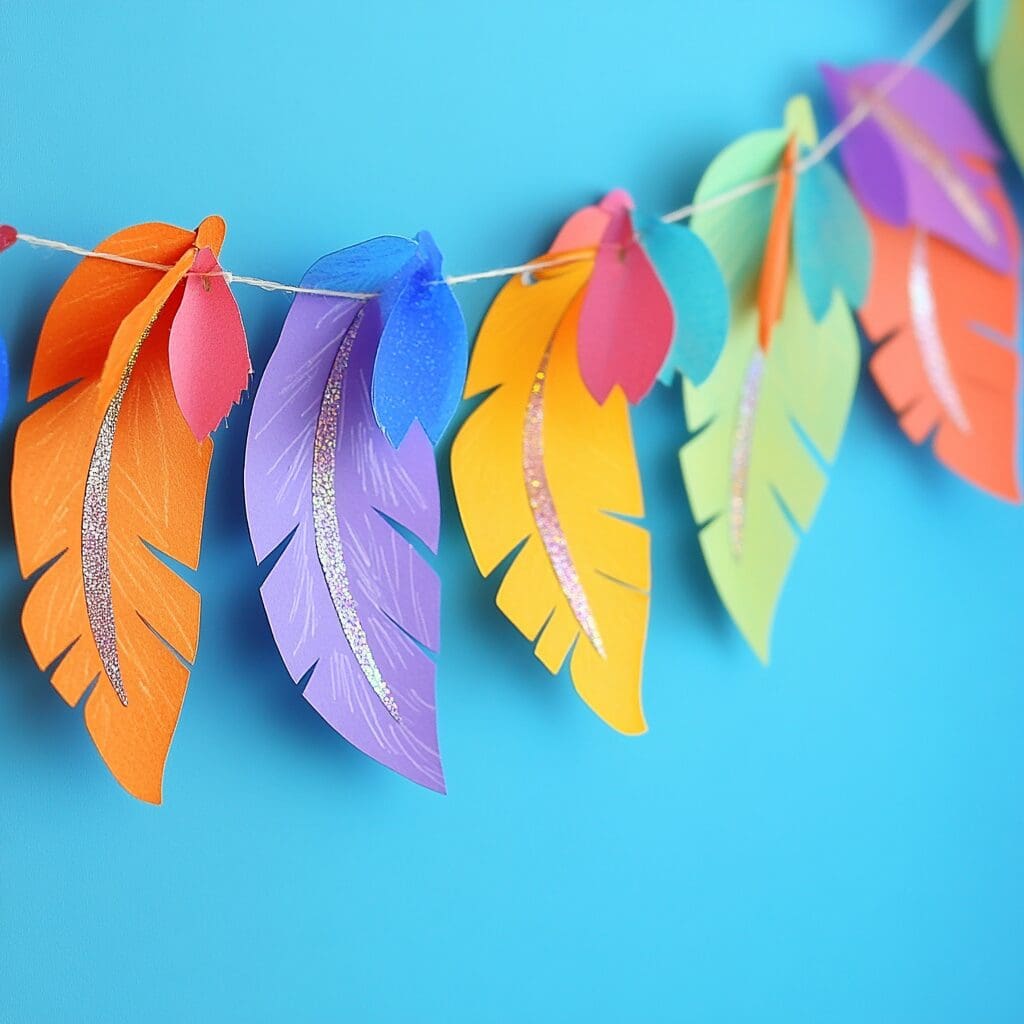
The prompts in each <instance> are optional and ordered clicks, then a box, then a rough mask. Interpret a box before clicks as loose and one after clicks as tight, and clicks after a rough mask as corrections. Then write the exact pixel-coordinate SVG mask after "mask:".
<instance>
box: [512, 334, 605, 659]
mask: <svg viewBox="0 0 1024 1024" xmlns="http://www.w3.org/2000/svg"><path fill="white" fill-rule="evenodd" d="M550 360H551V343H550V342H549V343H548V345H547V347H546V348H545V349H544V355H543V356H542V357H541V361H540V366H538V367H537V372H536V373H535V374H534V378H533V383H532V384H531V385H530V397H529V400H528V401H527V403H526V422H525V424H524V427H523V479H524V481H525V483H526V496H527V499H528V500H529V502H530V510H531V511H532V513H533V520H534V522H535V523H536V524H537V532H538V533H539V534H540V539H541V541H542V542H543V544H544V550H545V551H546V552H547V556H548V560H549V561H550V562H551V568H552V569H554V571H555V577H556V578H557V580H558V585H559V586H560V587H561V589H562V593H563V594H564V595H565V597H566V599H567V600H568V602H569V607H570V608H571V609H572V613H573V615H574V616H575V618H576V621H577V622H578V623H579V625H580V628H581V629H582V630H583V632H584V633H585V634H586V635H587V638H588V639H589V640H590V642H591V643H592V644H593V645H594V647H595V649H596V650H597V653H598V654H600V655H601V657H602V658H603V657H605V651H604V644H603V643H602V642H601V634H600V632H599V631H598V628H597V621H596V620H595V619H594V613H593V612H592V611H591V610H590V603H589V602H588V601H587V594H586V591H585V590H584V589H583V583H582V581H581V580H580V576H579V572H578V571H577V569H576V564H575V563H574V562H573V560H572V553H571V552H570V551H569V542H568V540H567V539H566V536H565V531H564V530H563V529H562V524H561V521H560V520H559V518H558V510H557V509H556V508H555V499H554V497H553V495H552V494H551V485H550V483H549V482H548V475H547V470H546V468H545V466H544V392H545V387H546V385H547V377H548V364H549V362H550Z"/></svg>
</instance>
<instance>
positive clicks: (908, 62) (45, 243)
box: [17, 0, 973, 299]
mask: <svg viewBox="0 0 1024 1024" xmlns="http://www.w3.org/2000/svg"><path fill="white" fill-rule="evenodd" d="M972 3H973V0H950V2H949V3H948V4H946V6H945V7H944V8H943V9H942V10H941V11H940V12H939V15H938V17H937V18H936V19H935V20H934V21H933V22H932V23H931V25H929V26H928V28H927V30H926V31H925V33H924V34H923V35H922V36H921V37H920V38H919V39H918V40H917V42H915V43H914V45H913V46H911V48H910V49H909V50H907V52H906V53H905V54H904V55H903V57H902V58H901V59H900V61H899V62H898V63H897V65H896V66H895V67H894V68H893V70H892V71H891V72H890V73H889V74H888V75H887V76H886V77H885V78H884V79H883V80H882V81H881V82H880V83H879V84H878V86H877V87H876V88H875V89H874V90H872V92H870V93H869V94H868V95H867V96H865V97H864V98H863V99H861V100H860V101H859V102H858V103H857V104H856V105H855V106H854V107H853V109H852V110H851V111H850V112H849V113H848V114H847V115H846V117H844V118H843V119H842V120H841V121H840V122H839V123H838V124H837V125H836V126H835V127H834V128H833V129H832V130H831V131H830V132H829V133H828V134H827V135H825V137H824V138H822V139H821V141H820V142H818V144H817V145H816V146H815V147H814V148H813V149H811V150H810V151H809V152H808V153H807V154H806V155H805V156H803V157H801V158H800V159H799V160H798V161H797V162H796V163H795V164H794V165H793V169H794V170H795V172H796V173H797V174H802V173H803V172H804V171H807V170H809V169H810V168H812V167H813V166H814V165H815V164H817V163H820V162H821V161H822V160H824V159H825V157H827V156H828V155H829V153H831V152H832V151H833V150H834V149H835V148H836V147H837V146H838V145H840V143H842V141H843V140H844V139H845V138H846V137H847V136H848V135H849V134H850V132H852V131H853V130H854V129H855V128H856V127H857V126H858V125H859V124H861V123H862V122H863V121H864V120H865V119H866V118H867V117H868V116H870V114H871V112H872V110H874V108H875V106H876V105H877V104H879V103H880V102H881V101H882V100H884V99H885V97H886V96H888V95H889V93H890V92H892V90H893V89H895V88H896V87H897V86H898V85H899V84H900V82H902V81H903V79H904V78H906V76H907V75H908V74H909V72H910V70H911V69H912V68H914V67H915V66H916V65H918V64H920V62H921V61H922V60H923V59H924V57H925V55H926V54H927V53H928V52H929V51H930V50H931V49H932V48H933V47H934V46H935V45H936V43H938V42H939V40H941V39H942V38H943V37H944V36H945V35H946V34H947V33H948V32H949V30H950V29H951V28H952V27H953V26H954V25H955V24H956V22H957V20H958V19H959V17H960V15H962V14H963V13H964V11H966V10H967V8H968V7H970V6H971V4H972ZM778 180H779V174H778V172H776V173H775V174H766V175H765V176H764V177H761V178H755V179H753V180H752V181H745V182H743V184H741V185H737V186H736V187H735V188H731V189H729V190H727V191H725V192H723V193H721V194H720V195H717V196H712V197H711V198H710V199H705V200H702V201H701V202H699V203H689V204H688V205H686V206H680V207H679V209H677V210H673V211H672V212H671V213H666V214H665V215H664V216H663V217H662V218H661V219H662V221H663V222H664V223H666V224H674V223H677V222H678V221H682V220H687V219H688V218H690V217H692V216H694V214H697V213H706V212H707V211H708V210H714V209H717V208H718V207H720V206H725V205H726V204H728V203H732V202H735V201H736V200H738V199H742V198H743V197H744V196H748V195H750V194H751V193H753V192H757V191H759V190H760V189H762V188H768V187H769V186H771V185H774V184H775V183H776V182H777V181H778ZM17 237H18V241H21V242H25V243H27V244H28V245H32V246H35V247H37V248H40V249H56V250H58V251H60V252H67V253H71V254H72V255H74V256H85V257H88V258H90V259H99V260H107V261H108V262H110V263H123V264H125V265H126V266H129V267H144V268H145V269H147V270H162V271H167V270H170V269H172V268H171V267H168V266H164V265H163V264H162V263H149V262H147V261H146V260H136V259H132V258H131V257H130V256H119V255H117V254H116V253H112V252H98V251H97V250H95V249H83V248H82V247H81V246H77V245H71V244H69V243H68V242H59V241H56V240H54V239H52V238H40V237H38V236H37V235H30V234H26V233H25V232H23V231H19V232H17ZM589 258H590V254H589V253H587V252H585V251H582V250H581V251H577V252H574V253H568V254H566V255H564V256H559V257H553V258H552V259H549V260H532V261H530V262H529V263H520V264H518V265H517V266H514V267H497V268H495V269H494V270H479V271H477V272H476V273H474V274H454V275H449V276H448V277H445V279H444V282H443V283H445V284H448V285H458V284H468V283H470V282H471V281H486V280H489V279H492V278H496V277H513V276H515V275H516V274H523V273H527V272H529V271H531V270H542V269H544V268H546V267H559V266H565V265H566V264H569V263H578V262H581V261H583V260H586V259H589ZM220 273H221V275H222V276H223V278H224V280H225V281H227V282H229V283H234V284H244V285H249V286H251V287H253V288H262V289H263V290H264V291H268V292H287V293H289V294H290V295H322V296H325V297H327V298H337V299H372V298H373V297H374V295H373V293H368V292H343V291H334V290H333V289H330V288H303V287H301V286H300V285H292V284H282V283H281V282H279V281H267V280H264V279H263V278H260V277H244V276H243V275H241V274H232V273H231V272H230V271H228V270H222V271H221V272H220ZM203 276H206V277H209V276H212V275H210V274H206V275H203ZM437 283H438V284H440V283H442V282H440V281H439V282H437Z"/></svg>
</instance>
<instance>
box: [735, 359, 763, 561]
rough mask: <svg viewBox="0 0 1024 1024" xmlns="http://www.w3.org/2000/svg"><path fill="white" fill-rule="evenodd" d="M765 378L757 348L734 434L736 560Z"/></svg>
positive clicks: (741, 539) (743, 393)
mask: <svg viewBox="0 0 1024 1024" xmlns="http://www.w3.org/2000/svg"><path fill="white" fill-rule="evenodd" d="M763 377H764V354H763V353H762V351H761V349H760V348H755V349H754V354H753V355H752V356H751V358H750V365H749V366H748V367H747V372H746V374H745V376H744V378H743V390H742V392H741V393H740V407H739V413H738V415H737V417H736V431H735V433H734V434H733V440H732V457H731V460H730V466H729V491H730V494H729V544H730V546H731V548H732V553H733V556H734V557H735V558H739V557H740V555H741V554H742V553H743V531H744V529H745V527H746V519H747V483H748V481H749V478H750V453H751V450H752V449H753V446H754V422H755V420H756V418H757V403H758V399H759V398H760V397H761V380H762V379H763Z"/></svg>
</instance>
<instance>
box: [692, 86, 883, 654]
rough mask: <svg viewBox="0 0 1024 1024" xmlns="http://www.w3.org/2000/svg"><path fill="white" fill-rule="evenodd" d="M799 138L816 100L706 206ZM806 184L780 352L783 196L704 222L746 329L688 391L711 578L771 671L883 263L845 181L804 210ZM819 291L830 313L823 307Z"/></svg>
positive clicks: (721, 165)
mask: <svg viewBox="0 0 1024 1024" xmlns="http://www.w3.org/2000/svg"><path fill="white" fill-rule="evenodd" d="M793 133H796V134H797V136H798V138H799V140H800V142H801V143H803V145H804V146H807V147H809V146H813V145H814V143H815V141H816V133H815V131H814V125H813V119H811V117H810V107H809V105H808V104H807V102H806V100H803V99H802V98H798V99H797V100H794V101H792V102H791V103H790V105H789V107H788V108H787V118H786V128H785V129H784V130H781V131H775V132H758V133H756V134H753V135H750V136H747V137H745V138H743V139H740V140H739V141H738V142H736V143H734V144H733V145H731V146H730V147H728V148H727V149H726V150H725V151H724V152H723V153H722V154H721V155H720V156H719V157H718V158H717V159H716V160H715V161H714V162H713V163H712V164H711V166H710V168H709V169H708V171H707V173H706V174H705V175H704V178H703V180H702V181H701V184H700V187H699V189H698V191H697V195H696V201H697V202H698V203H700V202H702V201H704V200H706V199H709V198H711V197H713V196H716V195H721V194H722V193H723V192H725V191H727V190H729V189H730V188H732V187H734V186H735V185H737V184H739V183H741V182H744V181H749V180H751V179H754V178H758V177H761V176H763V175H767V174H771V173H773V172H774V171H776V170H777V169H778V166H779V160H780V157H781V155H782V153H783V151H784V149H785V146H786V143H787V140H788V138H789V137H790V135H791V134H793ZM824 166H825V165H822V164H819V165H816V168H815V170H820V169H821V168H823V167H824ZM809 173H814V172H813V171H811V172H809ZM803 187H804V181H803V177H801V178H798V181H797V200H796V204H795V212H794V217H795V219H796V220H800V219H801V218H802V219H803V224H802V225H800V226H797V225H796V224H794V228H793V235H792V239H793V240H795V246H796V248H797V252H796V254H795V258H791V261H790V270H789V276H788V279H787V285H786V290H785V298H784V303H783V313H782V317H781V319H780V320H779V322H778V323H777V325H776V327H775V330H774V333H773V335H772V341H771V345H770V346H769V348H768V351H767V352H766V353H765V352H762V350H761V347H760V345H759V343H758V325H759V313H758V306H757V286H758V280H759V276H760V270H761V262H762V256H763V252H764V246H765V239H766V235H767V233H768V228H769V224H770V221H771V216H772V209H773V204H774V200H775V189H774V188H765V189H762V190H760V191H758V192H755V193H752V194H751V195H748V196H746V197H744V198H742V199H740V200H737V201H736V202H734V203H730V204H727V205H723V206H719V207H717V208H713V209H711V210H709V211H706V212H704V213H699V214H698V215H697V216H695V217H694V219H693V223H692V226H693V229H694V230H695V231H696V232H697V234H699V235H700V236H701V237H702V238H703V239H704V240H705V241H706V242H707V244H708V246H709V247H710V248H711V250H712V252H713V253H714V255H715V257H716V259H717V260H718V262H719V265H720V266H721V267H722V270H723V274H724V276H725V279H726V282H727V284H728V286H729V290H730V296H731V299H732V322H731V327H730V331H729V336H728V339H727V341H726V345H725V350H724V352H723V355H722V357H721V359H720V360H719V362H718V365H717V366H716V367H715V370H714V371H713V373H712V374H711V376H710V377H709V378H708V380H707V381H706V382H705V383H704V384H702V385H700V386H695V385H693V384H692V383H690V382H686V383H685V384H684V398H685V403H684V404H685V409H686V419H687V425H688V427H689V428H690V430H691V431H696V432H697V434H696V436H695V437H694V438H692V440H690V441H689V443H688V444H686V445H685V446H684V447H683V449H682V451H681V452H680V461H681V465H682V472H683V477H684V480H685V482H686V490H687V493H688V495H689V498H690V505H691V508H692V510H693V514H694V518H695V519H696V521H697V522H698V524H700V525H701V531H700V542H701V548H702V549H703V552H704V558H705V561H706V563H707V566H708V570H709V571H710V573H711V577H712V579H713V580H714V583H715V586H716V587H717V589H718V592H719V594H720V596H721V598H722V601H723V602H724V604H725V606H726V608H727V609H728V610H729V613H730V614H731V615H732V617H733V619H734V620H735V622H736V624H737V626H738V627H739V629H740V630H741V632H742V633H743V635H744V636H745V637H746V639H747V641H748V642H749V643H750V645H751V647H752V648H753V649H754V650H755V651H756V652H757V654H758V655H759V657H760V658H761V659H762V660H764V661H767V660H768V652H769V642H770V635H771V627H772V620H773V618H774V614H775V608H776V605H777V602H778V599H779V595H780V593H781V590H782V586H783V583H784V581H785V578H786V574H787V573H788V571H789V567H790V564H791V563H792V561H793V557H794V555H795V553H796V548H797V545H798V544H799V539H800V533H801V531H805V530H807V529H808V528H809V527H810V524H811V521H812V519H813V518H814V514H815V512H816V510H817V508H818V504H819V502H820V500H821V496H822V493H823V492H824V489H825V484H826V482H827V477H826V473H825V468H826V466H825V464H826V463H829V462H831V461H832V460H833V459H834V458H835V457H836V453H837V451H838V448H839V443H840V441H841V439H842V436H843V433H844V431H845V428H846V420H847V415H848V413H849V410H850V405H851V403H852V401H853V394H854V391H855V389H856V385H857V379H858V373H859V366H860V345H859V341H858V337H857V330H856V327H855V325H854V321H853V317H852V315H851V312H850V307H849V301H850V300H851V299H853V300H855V301H860V299H861V297H862V296H863V291H864V287H865V283H866V281H867V277H868V272H869V260H870V248H869V242H868V240H867V229H866V226H865V225H864V224H863V220H862V219H861V217H860V214H859V212H858V211H857V209H856V206H855V204H853V202H852V200H851V199H850V197H849V195H848V194H847V193H846V190H845V185H843V184H842V182H841V181H840V180H839V179H838V176H834V175H833V173H832V172H831V169H828V170H827V171H826V172H825V174H824V175H822V176H820V177H819V178H818V184H817V186H812V190H813V191H812V195H811V201H810V202H806V201H805V202H804V203H803V204H801V200H800V190H801V188H803ZM851 210H852V211H853V212H852V213H851ZM808 218H810V220H808ZM829 226H831V228H830V227H829ZM831 229H835V235H834V237H832V240H830V235H829V230H831ZM793 240H791V247H792V246H793V245H794V241H793ZM809 245H816V246H817V248H816V250H815V251H814V253H813V257H814V258H813V259H812V258H810V257H811V254H810V253H808V252H806V251H805V257H804V258H803V259H801V258H800V252H799V249H800V247H805V250H806V247H807V246H809ZM808 288H809V290H810V292H811V293H812V295H813V298H814V304H815V305H823V306H824V307H825V308H824V309H819V310H813V309H812V305H811V304H809V301H808V296H807V294H806V291H805V290H806V289H808ZM823 300H824V301H823ZM815 312H820V313H821V316H820V317H818V318H816V316H815ZM741 485H742V486H741ZM737 495H739V500H737Z"/></svg>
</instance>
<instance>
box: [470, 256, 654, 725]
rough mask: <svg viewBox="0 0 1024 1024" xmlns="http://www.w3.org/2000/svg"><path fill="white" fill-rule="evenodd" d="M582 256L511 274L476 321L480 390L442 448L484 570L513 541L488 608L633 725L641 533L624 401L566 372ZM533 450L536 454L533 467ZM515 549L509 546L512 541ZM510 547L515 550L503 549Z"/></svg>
mask: <svg viewBox="0 0 1024 1024" xmlns="http://www.w3.org/2000/svg"><path fill="white" fill-rule="evenodd" d="M590 270H591V264H590V263H578V264H573V265H569V266H565V267H559V268H555V269H551V270H546V271H543V272H538V274H537V275H536V277H535V278H531V279H529V280H525V279H524V278H518V277H517V278H514V279H512V280H511V281H510V282H509V283H508V284H506V285H505V287H504V288H502V290H501V292H500V293H499V294H498V297H497V298H496V299H495V301H494V304H493V305H492V306H491V309H490V311H489V312H488V314H487V317H486V319H485V321H484V324H483V326H482V327H481V330H480V335H479V337H478V339H477V342H476V346H475V348H474V351H473V357H472V360H471V362H470V368H469V376H468V380H467V383H466V397H467V398H469V397H472V396H473V395H479V394H481V393H483V392H486V391H490V390H491V389H494V390H493V393H492V394H490V395H488V396H487V398H485V399H484V401H483V402H482V403H481V405H480V406H479V407H478V408H477V409H476V410H475V411H474V412H473V413H472V414H471V415H470V417H469V419H468V420H467V421H466V423H465V424H464V426H463V427H462V429H461V431H460V432H459V434H458V436H457V437H456V439H455V442H454V444H453V446H452V480H453V483H454V486H455V494H456V498H457V500H458V506H459V512H460V514H461V516H462V522H463V526H464V527H465V531H466V536H467V538H468V540H469V545H470V548H471V549H472V552H473V557H474V558H475V559H476V563H477V566H478V567H479V569H480V571H481V573H483V574H484V575H485V576H486V575H489V574H490V573H491V572H493V571H494V569H495V568H497V566H498V565H499V564H500V563H501V562H503V561H504V560H505V559H506V558H507V556H508V555H510V554H511V553H512V552H513V551H516V555H515V558H514V560H513V561H512V563H511V565H510V567H509V569H508V572H507V573H506V575H505V578H504V580H503V581H502V583H501V587H500V588H499V590H498V596H497V603H498V607H499V608H501V610H502V611H503V612H504V613H505V615H506V616H507V617H508V619H509V620H510V621H511V622H512V624H513V625H514V626H515V627H516V628H517V629H518V630H519V631H520V632H521V633H522V634H523V635H524V636H526V637H527V638H528V639H531V640H536V647H535V654H536V656H537V658H538V659H539V660H540V661H541V662H542V663H543V664H544V665H545V666H546V667H547V668H548V669H549V671H551V672H552V673H555V672H558V670H559V669H560V668H561V666H562V664H563V662H564V661H565V658H566V656H567V655H568V654H569V653H570V651H571V652H572V656H571V661H570V674H571V676H572V680H573V683H574V685H575V686H576V689H577V691H578V692H579V694H580V696H581V697H582V698H583V699H584V701H586V703H587V704H588V705H589V706H590V707H591V708H592V709H593V710H594V711H595V712H596V713H597V714H598V715H600V717H601V718H603V719H604V720H605V721H606V722H607V723H608V724H609V725H611V726H613V727H614V728H616V729H618V730H619V731H620V732H624V733H639V732H643V731H644V729H645V728H646V725H645V722H644V717H643V711H642V709H641V705H640V680H641V672H642V666H643V652H644V642H645V638H646V633H647V618H648V610H649V601H650V599H649V596H648V593H647V592H648V590H649V588H650V543H649V537H648V534H647V532H646V530H644V529H643V528H642V527H640V526H638V525H637V524H635V523H631V522H627V521H625V520H624V519H621V518H618V517H619V516H630V517H639V516H642V515H643V495H642V492H641V488H640V475H639V471H638V468H637V464H636V455H635V453H634V450H633V439H632V433H631V430H630V422H629V408H628V405H627V403H626V399H625V397H624V396H623V394H622V393H621V391H620V390H619V389H616V390H615V391H614V392H613V393H612V395H611V396H610V397H609V398H608V400H607V401H606V402H605V404H604V405H598V404H597V402H595V401H594V399H593V398H592V397H591V396H590V393H589V392H588V391H587V389H586V387H585V386H584V384H583V381H582V380H581V378H580V373H579V366H578V361H577V356H576V328H577V323H578V321H579V312H580V306H581V303H582V293H583V288H584V286H585V284H586V281H587V279H588V277H589V275H590ZM538 458H539V460H540V461H539V463H538V461H537V460H538ZM520 545H521V546H520ZM517 549H518V551H517Z"/></svg>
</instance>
